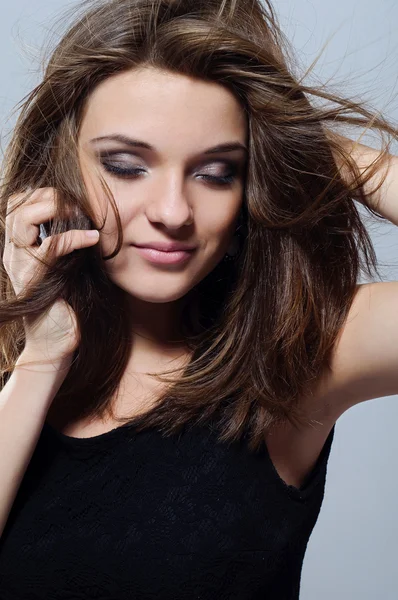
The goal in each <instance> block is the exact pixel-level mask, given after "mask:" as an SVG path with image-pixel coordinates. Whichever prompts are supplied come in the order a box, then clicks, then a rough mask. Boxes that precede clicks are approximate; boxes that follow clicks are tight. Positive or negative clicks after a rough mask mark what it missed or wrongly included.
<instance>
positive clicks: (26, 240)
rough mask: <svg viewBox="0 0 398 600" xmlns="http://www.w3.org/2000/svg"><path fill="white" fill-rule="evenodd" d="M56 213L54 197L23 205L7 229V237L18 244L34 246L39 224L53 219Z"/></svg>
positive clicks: (38, 232)
mask: <svg viewBox="0 0 398 600" xmlns="http://www.w3.org/2000/svg"><path fill="white" fill-rule="evenodd" d="M55 213H56V206H55V200H54V198H49V199H42V200H40V201H38V202H35V203H34V204H28V205H26V206H24V207H23V208H22V209H21V210H20V211H19V212H18V213H17V214H15V217H14V220H13V222H12V224H10V227H9V228H8V230H9V231H10V232H11V233H9V237H12V238H13V240H14V242H15V243H16V244H17V245H20V246H34V245H36V244H37V238H38V236H39V234H40V225H42V224H43V223H46V222H47V221H49V220H50V219H53V218H54V216H55Z"/></svg>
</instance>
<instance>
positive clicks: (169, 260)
mask: <svg viewBox="0 0 398 600" xmlns="http://www.w3.org/2000/svg"><path fill="white" fill-rule="evenodd" d="M134 247H135V249H136V251H137V252H138V254H139V255H140V256H142V257H143V258H145V259H146V260H148V261H149V262H151V263H155V264H159V265H160V264H163V265H178V264H180V263H184V262H186V261H187V260H189V258H191V257H192V256H193V254H194V251H193V250H177V251H174V252H173V251H171V250H168V251H164V250H157V249H156V248H147V247H140V246H135V245H134Z"/></svg>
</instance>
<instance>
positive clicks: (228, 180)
mask: <svg viewBox="0 0 398 600" xmlns="http://www.w3.org/2000/svg"><path fill="white" fill-rule="evenodd" d="M102 165H103V167H104V169H105V170H106V171H108V173H111V174H113V175H115V176H116V177H120V178H121V179H137V178H138V177H139V176H140V175H141V174H142V173H146V171H145V169H138V168H134V169H123V168H121V167H118V166H116V165H112V164H110V163H106V162H102ZM236 176H237V173H236V171H232V172H230V173H228V174H227V175H223V176H216V175H208V174H205V173H202V174H200V173H199V174H198V177H201V178H202V179H204V180H205V181H208V182H209V183H215V184H216V185H221V186H223V185H224V186H227V185H231V184H232V183H234V181H235V180H236Z"/></svg>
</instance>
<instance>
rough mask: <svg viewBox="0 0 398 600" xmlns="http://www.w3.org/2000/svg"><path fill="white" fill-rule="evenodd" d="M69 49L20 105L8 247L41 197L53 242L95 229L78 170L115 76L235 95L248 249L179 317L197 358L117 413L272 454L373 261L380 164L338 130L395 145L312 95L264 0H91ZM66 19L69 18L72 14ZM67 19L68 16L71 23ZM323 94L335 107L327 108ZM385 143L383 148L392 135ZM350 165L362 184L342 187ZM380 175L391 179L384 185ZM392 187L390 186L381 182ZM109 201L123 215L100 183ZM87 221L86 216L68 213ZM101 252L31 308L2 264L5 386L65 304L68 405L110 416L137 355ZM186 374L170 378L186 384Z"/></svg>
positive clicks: (358, 113) (55, 274)
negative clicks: (70, 354)
mask: <svg viewBox="0 0 398 600" xmlns="http://www.w3.org/2000/svg"><path fill="white" fill-rule="evenodd" d="M79 6H80V8H81V13H80V14H79V11H78V10H77V8H76V7H73V9H72V10H73V16H74V20H73V23H72V24H71V25H69V26H68V30H67V32H66V33H65V34H64V35H63V37H62V39H61V41H60V42H59V43H58V44H57V46H56V48H55V50H54V51H53V53H52V55H51V57H50V58H49V60H48V64H47V65H46V68H45V72H44V76H43V79H42V81H41V83H40V84H39V85H37V87H35V88H34V89H33V91H32V92H31V93H30V94H29V95H28V97H27V98H26V99H25V102H24V103H23V105H22V108H21V112H20V115H19V117H18V120H17V123H16V126H15V129H14V131H13V135H12V138H11V141H10V142H9V145H8V147H7V151H6V153H5V157H4V160H3V165H2V183H1V192H0V202H1V207H0V208H1V220H2V227H3V231H2V233H3V235H2V236H0V244H1V251H2V253H3V249H4V241H5V240H4V223H5V216H6V205H7V200H8V198H9V197H10V196H11V195H12V194H16V193H20V192H25V191H26V192H27V193H26V196H25V198H24V200H25V199H28V198H29V193H28V191H27V190H28V188H29V187H31V188H32V189H37V188H42V187H53V188H55V189H56V190H57V191H58V198H59V200H58V205H57V210H58V213H57V216H56V218H55V219H54V221H52V222H51V224H50V226H49V227H50V229H49V233H50V235H51V234H54V233H59V232H64V231H66V230H67V229H78V228H85V229H86V228H87V229H91V228H98V229H101V224H99V223H96V222H94V215H93V214H92V212H91V209H90V205H89V202H88V199H87V190H86V189H85V187H84V184H83V179H82V175H81V173H80V170H79V164H78V160H77V139H78V134H79V127H80V124H81V121H82V115H83V113H84V109H85V107H86V103H87V100H88V98H89V96H90V94H91V93H92V92H93V90H94V89H95V87H96V86H97V85H98V84H99V83H101V82H102V81H104V80H105V79H106V78H108V77H110V76H112V75H114V74H116V73H122V72H124V71H127V70H130V69H134V68H136V67H139V66H153V67H156V68H159V69H162V70H168V71H170V72H174V73H181V74H185V75H187V76H190V77H195V78H199V79H201V80H205V81H212V82H218V83H219V84H220V85H222V86H225V87H226V88H227V89H228V90H230V91H231V92H232V93H233V94H234V95H235V96H236V98H237V99H238V100H239V102H240V104H241V106H242V108H243V110H244V111H245V113H246V116H247V119H248V124H249V137H250V139H249V160H248V164H247V172H246V173H245V190H244V198H243V204H242V214H241V219H240V228H239V234H240V241H241V250H240V253H239V254H238V256H237V257H236V258H235V260H231V261H224V260H223V261H221V262H220V263H219V264H218V265H217V266H216V268H215V269H214V270H213V271H212V272H211V273H209V274H208V275H207V276H206V277H205V278H204V279H203V280H202V281H201V282H200V283H199V284H198V285H196V286H195V288H194V289H192V290H191V291H190V292H189V294H188V296H187V300H188V301H187V303H186V309H185V310H184V316H183V324H182V325H183V328H184V331H185V336H186V340H185V341H186V344H187V347H189V348H190V349H191V351H192V357H191V359H190V362H189V363H188V365H187V366H186V367H185V368H184V370H183V373H182V374H180V376H179V377H178V378H177V379H176V378H173V377H170V378H168V377H166V376H159V377H158V379H159V380H160V381H163V382H165V383H168V384H169V385H168V386H166V387H165V388H164V393H163V394H162V395H161V396H159V398H158V400H157V402H156V404H155V405H154V406H153V407H152V408H151V409H150V410H149V411H147V412H146V413H144V414H141V415H139V416H135V417H128V418H120V419H119V421H120V422H121V423H130V424H131V425H132V426H134V427H136V428H137V430H142V429H144V428H147V427H152V426H154V427H157V428H158V429H159V430H161V431H162V432H163V433H164V434H165V435H170V434H172V433H175V432H177V431H178V430H180V428H181V427H182V426H184V425H186V424H188V423H190V424H195V423H202V422H205V421H207V420H208V419H213V418H216V421H215V422H216V423H217V424H218V425H219V427H220V438H219V439H220V440H223V441H234V440H237V439H239V438H241V436H242V434H243V433H245V432H247V433H248V434H249V438H248V439H249V447H250V448H251V449H253V450H255V449H258V448H259V447H260V445H261V443H262V441H263V440H264V433H265V432H266V431H267V430H268V428H269V427H270V426H271V425H272V424H273V423H278V422H282V421H287V420H288V421H290V422H291V423H292V424H293V425H294V426H295V427H298V426H301V425H303V424H307V421H306V417H305V415H304V411H302V409H301V401H302V399H303V398H304V397H306V395H307V394H311V390H312V389H313V385H314V382H315V381H316V380H317V378H318V377H319V376H320V374H321V373H322V372H324V371H325V369H326V370H327V369H330V359H331V353H332V350H333V346H334V343H335V341H336V339H337V336H338V333H339V331H340V330H341V327H342V325H343V323H344V321H345V319H346V317H347V313H348V310H349V308H350V304H351V302H352V300H353V297H354V294H355V290H356V285H357V280H358V276H359V274H360V270H361V269H363V271H364V272H365V273H366V274H367V276H368V277H370V278H372V276H373V275H374V274H378V272H377V260H376V256H375V251H374V248H373V245H372V242H371V239H370V237H369V235H368V233H367V230H366V228H365V227H364V225H363V223H362V221H361V218H360V214H359V212H358V208H357V206H356V205H355V203H354V201H353V200H354V199H355V200H358V201H360V202H361V203H362V204H363V205H365V206H366V207H367V210H368V211H369V212H370V213H371V214H372V215H373V216H375V217H379V218H382V217H381V216H380V215H379V214H378V213H377V212H376V211H375V210H373V209H372V208H371V207H370V206H369V205H368V203H367V195H366V194H365V191H364V185H365V184H366V183H367V182H368V181H369V180H370V178H371V177H372V176H373V174H374V173H375V171H376V170H377V169H378V167H379V164H380V161H381V160H382V158H383V156H384V155H385V154H387V152H388V151H389V147H390V144H391V142H390V143H389V144H386V145H385V148H384V152H383V154H382V155H381V157H380V159H378V160H377V161H376V162H375V163H374V164H373V166H372V168H371V169H369V170H368V171H366V173H365V174H361V173H360V172H359V170H358V169H357V168H356V166H355V163H354V162H353V160H352V158H350V156H349V154H347V153H345V151H344V150H343V149H342V148H341V147H340V146H339V145H338V144H337V142H336V141H335V140H334V139H333V138H332V137H331V136H330V135H329V133H330V132H331V131H332V125H336V124H345V125H361V126H364V127H365V128H375V129H377V130H378V131H379V132H381V133H382V137H383V134H384V133H387V134H389V135H390V136H392V137H393V138H394V139H397V138H398V130H397V129H396V128H394V126H393V125H391V124H390V123H388V122H387V121H386V119H385V118H384V117H382V116H380V115H378V114H377V112H376V111H373V110H371V109H370V108H369V107H367V106H366V105H365V103H360V102H354V101H353V100H349V99H347V98H343V97H339V96H336V95H334V94H332V93H330V92H328V91H327V90H326V89H325V87H324V86H322V87H307V86H306V85H305V84H304V83H303V81H302V78H300V77H299V76H298V75H295V74H294V73H295V71H297V65H296V64H295V61H294V59H293V52H292V50H291V48H290V46H289V43H288V41H287V40H286V38H285V36H284V34H283V33H282V31H281V29H280V26H279V24H278V20H277V17H276V15H275V13H274V10H273V8H272V6H271V4H270V3H269V2H268V1H265V2H264V1H263V2H260V0H174V1H173V0H102V1H93V0H85V1H83V2H81V3H80V5H79ZM65 18H66V16H65V15H63V16H62V19H63V20H65ZM64 22H65V21H64ZM311 98H313V99H316V100H326V101H329V102H330V103H332V104H333V106H331V105H329V106H327V105H325V106H320V105H319V102H318V103H315V102H311ZM383 140H384V137H383ZM336 156H338V157H339V159H340V160H341V161H342V162H343V164H344V165H345V168H346V169H347V172H349V173H350V174H351V175H352V183H350V184H348V183H347V181H346V180H345V181H343V179H342V177H341V173H339V170H338V168H337V166H336ZM383 180H384V179H383ZM382 182H383V181H380V182H379V186H380V185H382ZM103 185H104V188H105V190H106V192H107V193H108V195H109V201H110V204H111V206H112V207H113V209H114V210H115V213H116V217H117V218H118V216H117V209H116V205H115V202H114V199H113V198H112V195H111V193H110V190H109V188H108V187H107V186H106V184H105V182H103ZM70 207H74V208H75V209H76V208H77V209H78V210H77V211H76V210H75V212H73V213H71V212H70V211H69V212H68V211H67V208H70ZM118 235H119V238H118V244H117V247H116V248H115V250H114V252H113V254H112V255H111V256H108V257H103V256H101V254H100V250H99V246H98V245H97V246H95V247H91V248H87V249H84V250H79V251H75V252H72V253H71V254H70V255H67V256H65V257H62V258H61V259H59V260H58V261H57V262H56V264H55V265H53V266H52V267H51V268H49V270H48V272H47V273H46V275H45V276H44V277H43V278H42V280H41V281H40V282H38V283H37V285H35V286H34V287H33V286H32V288H29V289H28V290H26V293H25V294H24V296H19V297H18V298H16V297H15V294H14V293H13V290H12V287H11V284H10V281H9V278H8V276H7V274H6V273H5V271H4V267H3V266H2V269H1V273H2V281H1V303H0V325H1V330H0V338H1V339H0V341H1V350H2V352H1V359H0V360H1V367H0V369H1V376H2V381H3V384H4V383H5V382H6V380H7V378H8V377H9V375H10V373H11V372H12V370H13V369H14V367H15V362H16V360H17V358H18V357H19V355H20V354H21V352H22V350H23V347H24V333H23V320H22V319H23V317H24V316H26V315H30V316H35V315H36V316H37V317H38V318H39V317H40V315H42V314H43V313H44V312H45V311H46V310H47V309H48V308H49V307H50V306H51V305H52V303H53V302H54V301H55V300H56V299H57V298H58V297H63V298H65V299H66V300H67V301H68V302H69V303H70V304H71V306H72V307H73V308H74V310H75V312H76V314H77V318H78V323H79V327H80V330H81V343H80V346H79V348H78V350H77V351H76V353H75V357H74V361H73V364H72V367H71V369H70V371H69V373H68V375H67V377H66V378H65V380H64V382H63V384H62V386H61V388H60V390H59V392H58V394H57V397H56V399H57V401H59V400H63V401H64V402H68V403H69V402H71V401H72V398H73V403H74V404H76V406H79V408H80V411H81V414H83V415H84V416H87V415H92V416H98V417H102V416H104V415H105V414H106V413H107V412H110V414H112V411H111V407H110V399H111V398H112V396H114V394H115V393H117V391H118V389H119V385H120V381H121V377H122V375H123V373H124V371H125V369H126V366H127V361H128V357H129V354H130V349H131V335H130V327H129V323H130V319H131V314H129V311H128V304H127V299H126V297H125V294H124V293H123V292H122V290H120V289H119V288H118V287H117V286H116V285H114V284H113V283H112V282H111V281H110V280H109V278H108V276H107V275H106V271H105V269H104V264H105V261H106V260H108V259H109V258H112V257H113V256H115V254H116V253H117V252H118V251H119V250H120V247H121V244H122V228H121V223H120V220H118ZM173 372H175V371H168V374H172V373H173Z"/></svg>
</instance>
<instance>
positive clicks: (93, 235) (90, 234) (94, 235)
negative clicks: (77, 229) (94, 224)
mask: <svg viewBox="0 0 398 600" xmlns="http://www.w3.org/2000/svg"><path fill="white" fill-rule="evenodd" d="M86 236H87V237H89V238H98V237H99V231H98V230H97V229H90V231H86Z"/></svg>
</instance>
